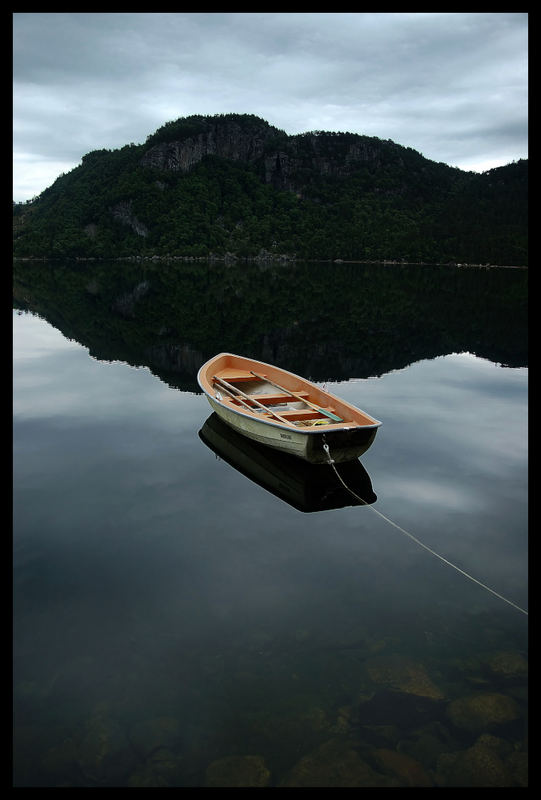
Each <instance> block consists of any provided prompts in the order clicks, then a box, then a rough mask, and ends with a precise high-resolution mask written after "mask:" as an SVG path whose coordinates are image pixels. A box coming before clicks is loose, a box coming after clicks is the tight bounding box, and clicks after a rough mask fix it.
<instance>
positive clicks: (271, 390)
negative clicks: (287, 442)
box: [212, 366, 358, 427]
mask: <svg viewBox="0 0 541 800" xmlns="http://www.w3.org/2000/svg"><path fill="white" fill-rule="evenodd" d="M212 381H213V384H214V389H215V391H219V392H220V395H221V396H220V397H219V398H218V399H220V400H221V402H225V404H226V405H230V406H232V407H233V408H236V409H239V408H241V409H244V410H249V411H251V412H252V413H254V414H256V415H258V416H259V415H261V416H262V417H263V418H267V419H269V420H272V419H277V420H279V421H280V422H283V423H286V424H288V425H293V426H295V427H313V426H320V425H333V426H338V427H342V426H344V425H345V424H349V425H351V424H358V421H355V422H354V421H353V420H352V419H351V418H350V419H349V420H348V419H345V418H344V417H343V416H340V415H339V413H338V412H337V411H336V408H334V407H333V406H331V405H323V404H321V405H320V404H319V403H317V402H316V401H315V399H313V398H312V396H311V395H310V393H309V392H308V391H306V390H300V389H299V390H298V391H293V390H291V389H287V388H286V387H282V386H278V385H277V384H276V382H274V381H272V380H270V379H268V377H267V375H266V374H260V373H258V374H256V373H255V372H252V371H251V370H244V369H239V368H238V367H236V366H231V367H223V368H222V369H219V370H218V371H216V373H215V374H214V375H213V376H212ZM311 404H314V405H316V406H317V408H314V407H312V405H311Z"/></svg>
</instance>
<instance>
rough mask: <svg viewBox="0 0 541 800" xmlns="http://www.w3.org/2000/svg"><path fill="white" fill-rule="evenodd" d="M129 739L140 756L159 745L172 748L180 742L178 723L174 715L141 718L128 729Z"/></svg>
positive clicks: (157, 747) (149, 752)
mask: <svg viewBox="0 0 541 800" xmlns="http://www.w3.org/2000/svg"><path fill="white" fill-rule="evenodd" d="M130 741H131V743H132V745H133V747H134V749H135V750H136V752H137V754H138V755H139V756H141V757H142V758H147V757H148V756H149V755H150V754H151V753H153V752H154V751H155V750H158V749H159V748H160V747H164V748H168V749H172V750H174V749H175V748H176V747H177V746H178V744H179V742H180V723H179V721H178V719H175V718H174V717H154V718H153V719H148V720H143V721H142V722H139V723H137V724H136V725H134V727H133V728H132V729H131V730H130Z"/></svg>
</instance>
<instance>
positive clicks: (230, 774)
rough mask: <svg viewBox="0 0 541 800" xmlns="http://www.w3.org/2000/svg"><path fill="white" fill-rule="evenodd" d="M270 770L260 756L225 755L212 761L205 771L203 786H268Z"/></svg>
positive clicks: (232, 787) (230, 787)
mask: <svg viewBox="0 0 541 800" xmlns="http://www.w3.org/2000/svg"><path fill="white" fill-rule="evenodd" d="M269 781H270V771H269V770H268V769H267V767H266V765H265V761H264V759H263V758H262V757H261V756H226V757H225V758H219V759H217V761H213V762H212V764H210V765H209V767H208V768H207V770H206V773H205V786H207V787H214V788H222V789H225V788H228V789H234V788H242V787H246V786H250V787H258V786H268V784H269Z"/></svg>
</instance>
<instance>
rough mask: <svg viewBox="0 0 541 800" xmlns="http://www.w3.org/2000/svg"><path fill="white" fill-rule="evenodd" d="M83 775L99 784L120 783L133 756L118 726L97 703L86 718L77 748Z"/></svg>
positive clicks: (130, 767) (129, 767)
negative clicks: (92, 713) (89, 716)
mask: <svg viewBox="0 0 541 800" xmlns="http://www.w3.org/2000/svg"><path fill="white" fill-rule="evenodd" d="M77 751H78V752H77V762H78V764H79V767H80V769H81V771H82V772H83V774H84V775H85V777H86V778H87V779H88V780H89V781H91V782H92V783H95V784H98V785H101V786H111V785H112V786H115V785H118V784H122V783H123V781H124V779H125V778H126V776H127V775H128V774H129V773H130V771H131V770H132V769H133V767H134V766H135V755H134V753H133V750H132V748H131V747H130V744H129V742H128V739H127V737H126V735H125V733H124V731H123V730H122V728H121V727H120V725H119V724H118V723H117V722H116V721H115V720H114V719H113V718H112V717H111V716H109V714H108V712H107V709H106V708H105V707H102V706H100V707H99V708H98V709H97V711H96V713H95V714H94V715H93V716H92V717H91V718H90V720H89V721H88V723H87V725H86V728H85V732H84V734H83V736H82V739H81V741H80V743H79V745H78V748H77Z"/></svg>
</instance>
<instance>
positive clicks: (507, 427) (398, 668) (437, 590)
mask: <svg viewBox="0 0 541 800" xmlns="http://www.w3.org/2000/svg"><path fill="white" fill-rule="evenodd" d="M58 309H59V313H60V312H62V313H63V314H64V318H65V316H66V307H63V306H62V304H61V303H60V302H59V303H58ZM55 321H56V322H57V323H58V320H55ZM58 324H59V323H58ZM13 325H14V339H13V341H14V537H13V551H14V580H13V582H14V719H15V729H14V730H15V734H14V780H15V785H17V786H203V785H206V784H212V785H221V786H226V785H233V786H238V785H243V784H246V783H248V785H271V786H281V785H283V786H285V785H294V786H302V785H331V786H332V785H339V786H340V785H343V786H372V785H393V786H396V785H397V786H405V785H421V786H422V785H441V786H445V785H464V780H466V781H470V783H469V784H468V785H474V786H475V785H487V784H486V783H481V784H479V783H476V782H475V781H476V780H481V781H483V780H484V781H487V780H488V778H486V776H484V775H482V776H481V778H480V779H478V778H475V777H474V776H475V775H476V774H479V770H478V769H477V768H476V769H473V768H471V763H476V762H475V759H474V757H475V755H476V754H477V755H478V756H479V752H481V755H483V754H484V758H485V763H486V759H487V758H489V756H490V758H492V759H493V762H494V764H496V767H494V764H493V763H492V762H491V765H492V767H491V768H492V772H491V775H492V778H490V780H492V781H494V780H498V781H499V783H497V784H494V783H492V784H490V785H506V786H521V785H524V782H525V780H526V779H525V774H526V773H525V767H524V759H525V757H526V743H525V741H526V740H525V737H526V712H527V672H526V665H527V661H526V659H527V616H525V615H524V614H523V613H521V612H520V611H519V610H517V609H516V608H514V607H512V606H510V605H509V604H507V603H506V602H504V601H503V600H501V599H499V598H497V597H495V596H494V595H492V594H490V593H489V592H487V591H486V590H485V589H483V588H482V587H480V586H479V585H478V584H475V583H473V582H472V581H470V580H468V579H467V578H465V577H464V576H463V575H461V574H459V573H458V572H456V571H455V570H454V569H451V568H450V567H449V566H447V565H445V564H444V563H442V562H441V561H439V560H438V559H437V558H435V557H434V556H432V555H431V554H430V553H428V552H427V551H425V550H423V549H421V548H420V547H418V546H417V545H416V544H415V542H413V541H412V540H411V539H409V538H408V537H407V536H406V535H404V533H403V532H402V531H400V530H399V529H398V528H396V527H394V526H393V525H392V524H390V523H389V522H388V521H387V520H386V519H384V518H383V517H381V516H379V515H378V514H376V513H374V510H377V511H379V512H380V513H381V514H383V515H385V517H387V518H388V519H389V520H392V521H393V522H395V523H396V524H397V525H399V526H400V527H401V528H403V529H404V530H405V531H408V532H410V533H411V534H413V535H414V536H416V537H417V538H418V539H420V540H421V541H422V542H424V543H425V544H426V545H427V546H428V547H430V548H432V549H433V550H435V551H437V552H438V553H439V554H441V555H442V556H443V557H444V558H446V559H448V560H449V561H451V562H452V563H454V564H456V565H457V566H459V567H460V568H461V569H462V570H464V571H466V572H467V573H468V574H471V575H472V576H474V577H475V578H477V579H478V580H480V581H481V582H482V583H484V584H486V585H488V586H490V587H492V588H493V589H495V590H496V591H497V592H498V593H499V594H501V595H503V596H504V597H505V598H508V599H510V600H512V601H513V602H514V603H516V604H517V605H518V606H519V607H520V608H522V609H525V610H527V608H528V595H527V592H528V584H527V381H528V375H527V366H512V367H510V366H502V365H501V363H497V362H494V361H492V360H490V359H488V358H485V357H480V356H479V355H474V354H473V353H472V352H471V351H467V350H462V351H457V352H448V353H445V354H441V355H434V356H431V357H426V358H419V359H416V360H413V361H412V362H411V363H408V364H406V365H404V364H403V363H402V362H401V359H402V355H400V358H399V361H398V363H397V366H396V368H394V369H390V370H387V371H383V372H382V373H381V374H379V376H378V377H371V376H370V375H363V374H359V373H357V374H355V371H352V372H351V373H350V375H349V379H348V380H342V379H335V380H332V375H331V376H329V375H327V376H326V377H327V378H328V380H327V386H328V388H330V389H331V390H332V391H335V392H336V393H337V394H339V395H341V396H342V397H344V398H345V399H346V400H348V401H349V402H352V403H354V404H355V405H358V406H360V407H361V408H363V409H365V410H366V411H368V412H369V413H370V414H373V415H374V416H375V417H377V418H378V419H380V420H382V421H383V425H382V427H381V428H380V430H379V431H378V434H377V436H376V440H375V442H374V444H373V445H372V447H371V448H370V450H369V451H368V452H367V453H366V454H365V455H364V456H363V457H362V459H361V462H362V467H363V468H364V471H365V475H366V479H367V480H368V484H366V482H365V484H364V486H365V489H366V487H367V486H368V489H366V490H367V491H368V490H369V489H370V490H371V491H372V493H373V497H372V496H371V498H370V501H371V502H370V504H368V505H366V506H360V505H354V504H353V502H354V501H353V498H351V497H349V498H348V497H347V495H345V496H344V497H342V500H343V504H342V505H338V507H333V508H329V509H327V510H324V511H317V510H312V511H311V510H304V511H301V510H299V508H298V507H296V506H295V505H294V504H292V503H290V502H287V500H286V499H284V497H283V495H282V496H280V495H279V494H276V493H275V492H273V491H272V489H271V488H270V487H268V488H265V485H264V483H265V481H264V476H263V479H262V475H261V472H258V477H259V478H260V479H261V480H260V481H259V482H255V480H253V479H251V478H250V477H249V476H248V475H249V474H250V469H249V467H247V464H248V462H246V461H245V462H244V467H245V469H244V472H243V471H239V470H238V469H236V468H235V466H233V465H232V464H231V463H229V461H228V459H227V458H226V454H225V453H222V456H219V455H217V453H216V452H215V451H214V450H213V449H212V447H210V446H209V444H208V443H207V444H206V443H205V440H204V436H203V437H202V436H201V433H202V432H203V431H204V430H205V425H208V424H209V418H210V416H211V410H210V407H209V406H208V404H207V402H206V400H205V399H204V397H203V396H202V395H201V394H199V393H198V392H197V391H196V387H195V382H194V383H193V387H194V388H193V391H192V390H189V389H187V388H186V389H184V390H182V389H181V388H179V387H178V386H174V385H172V382H171V381H170V382H167V381H165V380H160V379H159V378H158V377H157V376H156V374H154V372H152V371H151V368H152V367H151V368H147V367H145V366H133V365H132V366H130V365H129V364H128V363H127V360H126V359H122V358H118V359H115V358H110V360H107V361H104V360H102V359H99V360H98V359H97V358H96V357H94V356H92V355H90V354H89V348H88V346H85V345H84V344H80V343H79V342H78V341H76V340H74V339H70V338H66V336H65V335H64V334H62V333H60V331H59V330H58V329H57V328H55V327H53V326H52V325H51V323H50V322H48V321H46V320H45V319H43V318H41V317H39V316H36V315H33V314H31V313H28V312H24V313H22V312H20V311H19V312H14V316H13ZM132 330H133V331H134V332H135V328H132ZM132 335H133V334H132ZM387 352H388V351H387ZM345 355H346V354H344V356H345ZM386 357H387V356H386ZM188 371H189V370H188ZM316 377H317V376H316ZM324 379H325V376H322V377H321V381H322V382H323V380H324ZM183 380H184V379H183ZM188 385H189V386H192V383H190V382H189V381H188ZM210 423H211V424H212V420H210ZM229 455H231V453H229ZM252 456H253V454H252ZM233 460H234V459H233ZM278 466H279V468H280V469H282V470H285V469H286V466H287V465H285V466H284V465H283V464H280V465H278ZM281 475H283V473H281ZM252 478H253V475H252ZM308 478H309V476H308V477H306V476H305V477H304V478H302V477H301V478H299V477H298V476H297V477H296V481H297V483H296V484H295V485H296V486H297V488H299V486H301V490H302V491H305V489H306V486H307V485H308V484H307V483H306V481H308ZM303 481H305V482H304V483H303ZM274 488H275V487H274ZM309 488H310V487H309V486H308V489H309ZM478 696H481V697H484V698H485V699H486V698H489V699H490V698H491V701H490V702H492V703H494V704H495V706H492V705H488V706H486V707H485V715H484V716H483V715H481V717H479V715H478V716H477V717H475V714H474V715H473V718H472V717H471V713H470V717H468V716H467V713H466V712H468V711H469V712H471V703H470V706H468V705H467V702H469V701H471V698H475V697H478ZM502 697H503V698H504V699H503V700H501V698H502ZM488 702H489V701H488V700H487V703H488ZM461 703H464V704H466V712H464V714H463V716H462V717H460V714H459V711H460V709H461V708H462V706H461V705H460V704H461ZM457 709H458V711H457ZM487 709H488V710H487ZM502 709H503V710H502ZM465 719H466V721H464V720H465ZM472 719H473V721H472ZM483 737H485V738H484V739H483ZM487 737H489V738H488V739H487ZM490 737H491V738H490ZM480 740H481V743H479V742H480ZM487 742H488V744H487ZM489 745H490V747H491V748H492V749H489V750H488V751H486V747H488V746H489ZM480 747H481V751H479V748H480ZM483 747H485V750H482V748H483ZM475 748H477V750H476V749H475ZM487 752H488V754H489V755H487ZM389 753H390V754H391V755H390V756H389ZM472 753H473V755H472ZM352 754H353V755H352ZM449 754H451V755H449ZM464 754H468V755H464ZM399 756H400V758H402V761H400V760H399V758H398V757H399ZM248 757H250V758H248ZM406 757H407V759H409V761H407V759H406ZM479 757H480V756H479ZM393 758H394V761H393ZM404 759H406V761H404ZM404 764H407V765H409V772H408V771H407V770H406V767H405V766H404ZM412 764H414V765H415V768H414V767H412ZM468 764H470V766H468ZM333 765H334V767H333ZM468 769H469V770H470V771H469V772H468ZM494 770H496V771H494ZM331 775H334V778H331V777H330V776H331ZM337 775H338V776H339V777H336V776H337ZM464 775H466V778H464ZM494 775H497V778H494ZM412 776H413V777H412ZM468 776H469V777H468ZM333 781H335V782H334V783H333ZM426 781H428V784H426Z"/></svg>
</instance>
